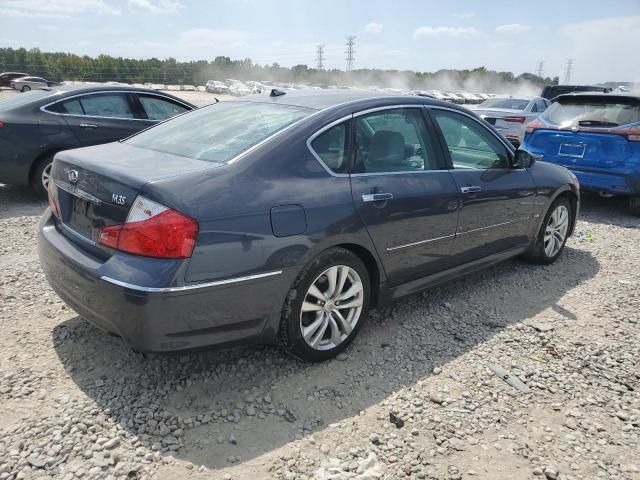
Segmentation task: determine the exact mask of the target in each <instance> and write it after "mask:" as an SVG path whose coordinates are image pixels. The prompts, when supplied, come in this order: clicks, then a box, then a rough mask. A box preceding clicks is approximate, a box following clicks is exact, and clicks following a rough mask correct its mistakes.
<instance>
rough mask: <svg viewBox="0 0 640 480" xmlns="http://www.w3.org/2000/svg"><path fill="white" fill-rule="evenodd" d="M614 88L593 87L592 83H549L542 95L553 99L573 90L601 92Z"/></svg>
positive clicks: (607, 91)
mask: <svg viewBox="0 0 640 480" xmlns="http://www.w3.org/2000/svg"><path fill="white" fill-rule="evenodd" d="M611 91H612V89H611V88H609V87H592V86H590V85H547V86H546V87H544V88H543V89H542V94H541V95H540V96H541V97H544V98H546V99H547V100H553V99H554V98H556V97H557V96H558V95H564V94H567V93H573V92H600V93H609V92H611Z"/></svg>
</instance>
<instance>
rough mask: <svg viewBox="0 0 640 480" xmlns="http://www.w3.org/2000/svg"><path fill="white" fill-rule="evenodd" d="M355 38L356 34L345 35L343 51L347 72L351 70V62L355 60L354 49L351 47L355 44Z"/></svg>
mask: <svg viewBox="0 0 640 480" xmlns="http://www.w3.org/2000/svg"><path fill="white" fill-rule="evenodd" d="M355 39H356V36H355V35H349V36H348V37H347V49H346V50H345V52H344V53H346V54H347V58H346V60H347V72H350V71H351V70H353V64H354V62H355V61H356V57H355V53H356V51H355V49H354V48H353V47H354V46H355Z"/></svg>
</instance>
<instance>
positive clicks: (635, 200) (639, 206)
mask: <svg viewBox="0 0 640 480" xmlns="http://www.w3.org/2000/svg"><path fill="white" fill-rule="evenodd" d="M629 211H630V212H631V215H633V216H635V217H640V197H629Z"/></svg>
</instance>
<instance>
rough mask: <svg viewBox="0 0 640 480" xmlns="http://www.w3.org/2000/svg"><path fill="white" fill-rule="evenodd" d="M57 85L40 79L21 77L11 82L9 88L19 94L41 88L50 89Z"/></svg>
mask: <svg viewBox="0 0 640 480" xmlns="http://www.w3.org/2000/svg"><path fill="white" fill-rule="evenodd" d="M53 85H58V82H50V81H49V80H46V79H44V78H42V77H22V78H16V79H15V80H11V88H13V89H15V90H20V91H21V92H28V91H29V90H34V89H38V88H43V87H51V86H53Z"/></svg>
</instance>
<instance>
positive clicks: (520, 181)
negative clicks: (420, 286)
mask: <svg viewBox="0 0 640 480" xmlns="http://www.w3.org/2000/svg"><path fill="white" fill-rule="evenodd" d="M429 111H430V113H431V115H432V117H433V119H434V122H435V124H436V125H437V127H438V130H439V133H440V138H441V142H442V144H443V147H444V148H443V149H444V151H445V155H446V156H448V157H449V158H448V161H449V168H450V169H451V170H450V171H451V175H452V176H453V178H454V180H455V182H456V186H457V188H458V189H459V192H460V195H461V201H462V210H461V211H460V218H459V221H458V230H457V232H456V238H455V241H454V245H453V250H452V256H453V257H454V258H453V261H454V262H455V263H456V264H461V263H466V262H468V261H472V260H475V259H477V258H481V257H485V256H487V255H490V254H492V253H497V252H500V251H504V250H508V249H510V248H515V247H522V246H525V245H527V244H528V242H529V239H528V236H527V233H528V229H529V223H530V221H531V216H532V213H533V202H534V197H535V185H534V183H533V179H532V178H531V175H530V174H529V172H528V171H527V170H525V169H519V168H513V166H512V165H513V160H512V158H513V154H512V153H511V150H510V149H508V148H507V147H506V145H505V144H504V143H503V142H502V141H501V140H500V139H499V138H498V137H497V136H496V135H495V134H494V133H493V132H491V131H490V130H489V129H488V128H486V127H484V125H482V124H481V123H480V122H479V121H478V120H476V119H474V118H472V117H470V116H467V115H465V114H462V113H457V112H453V111H451V110H444V109H437V108H431V109H429Z"/></svg>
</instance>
